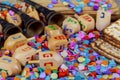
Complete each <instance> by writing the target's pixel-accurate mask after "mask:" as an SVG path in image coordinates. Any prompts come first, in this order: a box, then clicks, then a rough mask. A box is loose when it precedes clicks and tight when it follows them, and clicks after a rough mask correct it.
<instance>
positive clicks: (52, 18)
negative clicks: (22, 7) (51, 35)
mask: <svg viewBox="0 0 120 80" xmlns="http://www.w3.org/2000/svg"><path fill="white" fill-rule="evenodd" d="M21 1H24V2H26V3H28V4H30V5H32V6H33V7H35V8H36V10H37V11H38V12H40V13H43V14H44V16H45V19H46V21H47V23H48V24H57V25H58V26H62V23H63V20H64V18H65V17H64V15H63V14H61V13H59V12H55V11H54V10H49V9H47V8H46V7H43V6H42V5H39V4H37V3H35V2H33V1H31V0H21Z"/></svg>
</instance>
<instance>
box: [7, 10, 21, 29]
mask: <svg viewBox="0 0 120 80" xmlns="http://www.w3.org/2000/svg"><path fill="white" fill-rule="evenodd" d="M10 11H11V10H10ZM10 11H9V13H7V16H6V20H7V21H8V22H9V23H12V24H14V25H15V26H18V27H22V26H21V25H22V20H21V17H20V16H19V15H18V14H16V13H14V12H13V11H12V13H13V14H12V15H11V14H10Z"/></svg>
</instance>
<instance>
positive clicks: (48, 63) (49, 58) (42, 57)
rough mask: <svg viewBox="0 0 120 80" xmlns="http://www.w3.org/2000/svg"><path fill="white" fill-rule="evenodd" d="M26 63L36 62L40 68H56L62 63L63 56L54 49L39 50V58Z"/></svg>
mask: <svg viewBox="0 0 120 80" xmlns="http://www.w3.org/2000/svg"><path fill="white" fill-rule="evenodd" d="M28 63H38V64H39V65H40V67H41V68H50V69H52V68H58V67H59V66H60V65H61V64H62V63H63V58H62V57H61V56H60V55H59V54H58V53H57V52H54V51H45V52H39V60H33V61H29V62H28Z"/></svg>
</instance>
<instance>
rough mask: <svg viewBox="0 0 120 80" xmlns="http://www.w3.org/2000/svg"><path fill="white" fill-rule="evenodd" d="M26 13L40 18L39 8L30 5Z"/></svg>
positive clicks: (37, 18)
mask: <svg viewBox="0 0 120 80" xmlns="http://www.w3.org/2000/svg"><path fill="white" fill-rule="evenodd" d="M25 13H26V14H27V15H29V16H30V17H33V18H35V19H36V20H40V18H39V14H38V12H37V10H36V9H35V8H33V7H32V6H29V7H28V8H27V9H26V11H25Z"/></svg>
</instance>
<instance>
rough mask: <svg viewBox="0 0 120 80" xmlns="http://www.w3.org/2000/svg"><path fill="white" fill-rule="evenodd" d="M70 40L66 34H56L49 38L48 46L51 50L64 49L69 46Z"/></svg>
mask: <svg viewBox="0 0 120 80" xmlns="http://www.w3.org/2000/svg"><path fill="white" fill-rule="evenodd" d="M67 46H68V41H67V38H66V37H65V35H63V34H61V35H55V36H52V37H51V38H50V39H48V48H49V49H50V50H51V51H63V50H64V48H67Z"/></svg>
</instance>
